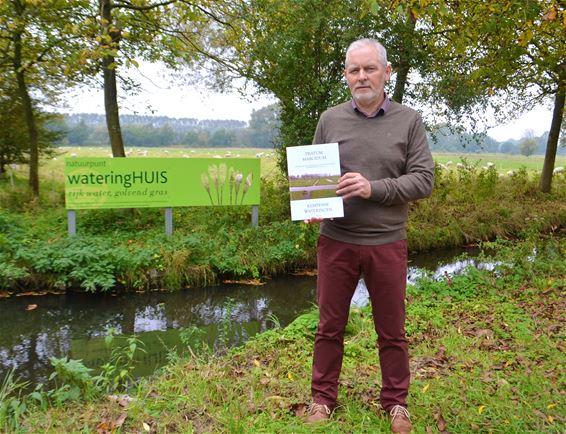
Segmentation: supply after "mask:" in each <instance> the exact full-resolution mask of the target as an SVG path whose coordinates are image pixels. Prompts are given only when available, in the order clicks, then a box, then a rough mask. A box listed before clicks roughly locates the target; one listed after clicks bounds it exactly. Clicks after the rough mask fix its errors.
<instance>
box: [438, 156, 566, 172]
mask: <svg viewBox="0 0 566 434" xmlns="http://www.w3.org/2000/svg"><path fill="white" fill-rule="evenodd" d="M433 157H434V161H436V162H437V163H442V164H446V163H448V162H449V161H452V163H454V164H457V163H461V162H464V161H465V162H466V163H467V164H469V165H477V166H478V167H483V166H485V165H487V163H490V162H491V163H493V164H495V167H496V169H497V171H498V172H499V173H506V172H507V171H509V170H518V169H520V168H521V167H524V168H526V169H527V170H528V171H538V172H540V171H541V170H542V166H543V163H544V156H543V155H531V156H530V157H525V156H524V155H509V154H457V153H435V154H433ZM559 166H562V167H564V166H566V157H563V156H557V157H556V162H555V165H554V167H559Z"/></svg>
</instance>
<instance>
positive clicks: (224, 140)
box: [208, 128, 237, 148]
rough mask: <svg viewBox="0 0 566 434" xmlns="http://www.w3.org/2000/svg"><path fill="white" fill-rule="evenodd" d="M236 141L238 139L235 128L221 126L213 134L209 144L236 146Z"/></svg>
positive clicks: (217, 146) (216, 146) (227, 146)
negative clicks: (229, 128)
mask: <svg viewBox="0 0 566 434" xmlns="http://www.w3.org/2000/svg"><path fill="white" fill-rule="evenodd" d="M236 143H237V139H236V133H235V132H234V130H227V129H225V128H220V129H218V130H216V131H215V132H214V133H213V134H212V137H211V138H210V141H209V143H208V144H209V145H210V146H213V147H215V148H229V147H231V146H235V145H236Z"/></svg>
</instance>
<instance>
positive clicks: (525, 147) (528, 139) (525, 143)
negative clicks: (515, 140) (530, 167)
mask: <svg viewBox="0 0 566 434" xmlns="http://www.w3.org/2000/svg"><path fill="white" fill-rule="evenodd" d="M537 148H538V142H537V139H536V137H535V134H534V131H532V130H527V131H526V132H525V135H524V137H523V138H522V139H521V141H520V142H519V151H520V152H521V154H522V155H524V156H525V157H530V156H531V155H533V154H534V153H535V152H536V150H537Z"/></svg>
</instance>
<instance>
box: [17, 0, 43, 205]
mask: <svg viewBox="0 0 566 434" xmlns="http://www.w3.org/2000/svg"><path fill="white" fill-rule="evenodd" d="M14 5H15V7H16V13H17V15H18V16H21V15H23V12H24V7H23V5H22V4H21V3H20V2H19V1H16V2H14ZM22 33H23V32H22V31H18V32H15V34H14V62H13V64H14V72H15V74H16V81H17V83H18V97H19V98H20V100H21V102H22V107H23V109H24V116H25V120H26V125H27V129H28V136H29V137H28V138H29V186H30V188H31V191H32V194H33V195H34V196H35V197H39V140H38V133H37V125H36V122H35V114H34V112H33V104H32V100H31V97H30V95H29V90H28V86H27V83H26V77H25V73H26V71H25V69H24V67H23V65H22Z"/></svg>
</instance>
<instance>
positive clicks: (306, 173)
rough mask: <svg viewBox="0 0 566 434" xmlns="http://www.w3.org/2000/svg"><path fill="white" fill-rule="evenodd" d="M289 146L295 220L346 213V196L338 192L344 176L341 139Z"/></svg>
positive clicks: (290, 190) (292, 209) (292, 217)
mask: <svg viewBox="0 0 566 434" xmlns="http://www.w3.org/2000/svg"><path fill="white" fill-rule="evenodd" d="M286 150H287V167H288V177H289V196H290V200H291V220H305V219H310V218H313V217H318V218H333V217H344V206H343V202H342V198H341V197H339V196H337V195H336V186H337V185H338V180H339V179H340V153H339V151H338V143H325V144H321V145H308V146H291V147H288V148H287V149H286Z"/></svg>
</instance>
